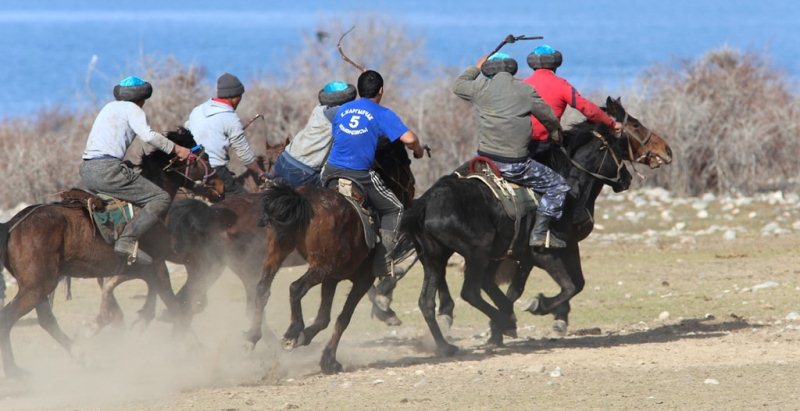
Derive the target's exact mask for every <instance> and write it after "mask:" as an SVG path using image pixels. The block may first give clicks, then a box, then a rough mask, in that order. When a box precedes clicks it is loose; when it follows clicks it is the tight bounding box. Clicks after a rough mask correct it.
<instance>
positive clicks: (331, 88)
mask: <svg viewBox="0 0 800 411" xmlns="http://www.w3.org/2000/svg"><path fill="white" fill-rule="evenodd" d="M346 88H347V83H345V82H344V81H339V80H336V81H331V82H330V83H328V84H326V85H325V87H324V88H323V89H322V91H323V92H325V93H335V92H337V91H343V90H345V89H346Z"/></svg>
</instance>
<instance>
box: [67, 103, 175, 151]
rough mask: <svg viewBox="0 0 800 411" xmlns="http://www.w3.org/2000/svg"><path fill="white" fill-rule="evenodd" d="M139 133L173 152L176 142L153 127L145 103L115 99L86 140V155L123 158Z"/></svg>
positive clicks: (98, 117) (140, 136)
mask: <svg viewBox="0 0 800 411" xmlns="http://www.w3.org/2000/svg"><path fill="white" fill-rule="evenodd" d="M137 135H138V136H139V138H141V139H142V140H143V141H144V142H146V143H148V144H150V145H151V146H153V147H155V148H157V149H159V150H161V151H163V152H165V153H171V152H172V150H173V148H174V147H175V143H173V142H172V141H170V140H169V139H167V138H166V137H164V136H162V135H161V134H159V133H156V132H155V131H153V130H151V129H150V126H149V125H147V118H146V116H145V114H144V111H143V110H142V108H141V107H139V106H137V105H136V104H134V103H131V102H130V101H112V102H110V103H108V104H106V105H105V106H104V107H103V109H102V110H100V113H98V114H97V118H95V120H94V124H92V131H90V132H89V138H88V139H87V140H86V149H85V150H84V151H83V159H84V160H91V159H95V158H103V157H113V158H118V159H120V160H121V159H122V157H124V156H125V151H126V150H127V149H128V146H130V145H131V142H132V141H133V138H134V137H136V136H137Z"/></svg>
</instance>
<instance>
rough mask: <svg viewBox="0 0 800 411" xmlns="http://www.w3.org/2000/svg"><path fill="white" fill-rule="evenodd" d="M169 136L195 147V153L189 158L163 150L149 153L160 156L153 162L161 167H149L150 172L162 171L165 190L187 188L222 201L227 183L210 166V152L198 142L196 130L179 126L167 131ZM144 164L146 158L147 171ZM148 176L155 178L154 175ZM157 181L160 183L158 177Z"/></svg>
mask: <svg viewBox="0 0 800 411" xmlns="http://www.w3.org/2000/svg"><path fill="white" fill-rule="evenodd" d="M166 137H167V138H168V139H169V140H171V141H172V142H173V143H175V144H178V145H181V146H183V147H187V148H190V149H192V155H190V156H189V158H188V159H186V160H179V159H178V158H177V157H176V156H175V155H174V154H170V155H163V153H161V152H155V153H153V154H150V155H149V156H154V155H158V158H156V159H154V160H156V161H154V162H153V163H154V165H155V166H157V167H158V169H157V170H149V173H150V174H156V173H158V172H159V171H160V174H163V178H162V179H160V180H161V181H162V184H163V185H164V186H162V187H163V188H164V189H165V190H171V189H174V190H177V188H181V187H183V188H188V189H189V190H191V191H192V192H193V193H195V194H197V195H200V196H203V197H205V198H207V199H208V200H209V201H211V202H216V201H220V200H222V199H223V198H224V196H225V184H224V182H223V181H222V178H220V177H219V176H217V175H216V174H215V172H214V169H212V168H211V165H209V163H208V154H206V153H205V152H204V151H203V149H202V147H200V146H198V145H197V143H196V142H195V140H194V136H192V133H191V132H190V131H189V130H187V129H185V128H183V127H179V128H178V129H177V130H175V131H169V132H167V134H166ZM162 163H163V164H162ZM144 164H145V162H144V161H143V170H142V173H143V174H144V173H145V167H144ZM151 168H152V166H151ZM146 177H148V178H150V179H151V180H153V179H152V178H151V177H150V176H146ZM154 181H155V182H156V183H157V184H158V181H157V180H154ZM166 185H169V186H166Z"/></svg>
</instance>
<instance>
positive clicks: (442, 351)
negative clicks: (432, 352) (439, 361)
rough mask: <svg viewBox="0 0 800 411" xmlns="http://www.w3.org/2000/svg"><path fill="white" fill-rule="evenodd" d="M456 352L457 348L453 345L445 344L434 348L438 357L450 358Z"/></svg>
mask: <svg viewBox="0 0 800 411" xmlns="http://www.w3.org/2000/svg"><path fill="white" fill-rule="evenodd" d="M457 352H458V347H456V346H455V345H453V344H445V345H444V346H440V347H437V348H436V354H437V355H438V356H440V357H452V356H453V355H455V354H456V353H457Z"/></svg>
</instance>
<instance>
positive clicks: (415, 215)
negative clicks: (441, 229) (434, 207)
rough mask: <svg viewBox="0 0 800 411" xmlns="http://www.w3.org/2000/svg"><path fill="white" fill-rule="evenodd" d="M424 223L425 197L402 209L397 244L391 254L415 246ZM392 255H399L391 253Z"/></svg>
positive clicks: (418, 242) (418, 241)
mask: <svg viewBox="0 0 800 411" xmlns="http://www.w3.org/2000/svg"><path fill="white" fill-rule="evenodd" d="M424 225H425V199H424V198H420V199H418V200H417V201H415V202H414V204H413V205H412V206H411V207H410V208H408V209H406V210H405V211H403V218H402V219H401V220H400V226H399V229H398V237H397V244H396V245H395V248H394V252H393V253H392V254H400V253H403V252H404V250H408V249H410V248H415V245H417V244H420V240H419V238H420V236H421V235H422V230H423V228H424ZM393 257H400V256H399V255H393Z"/></svg>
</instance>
